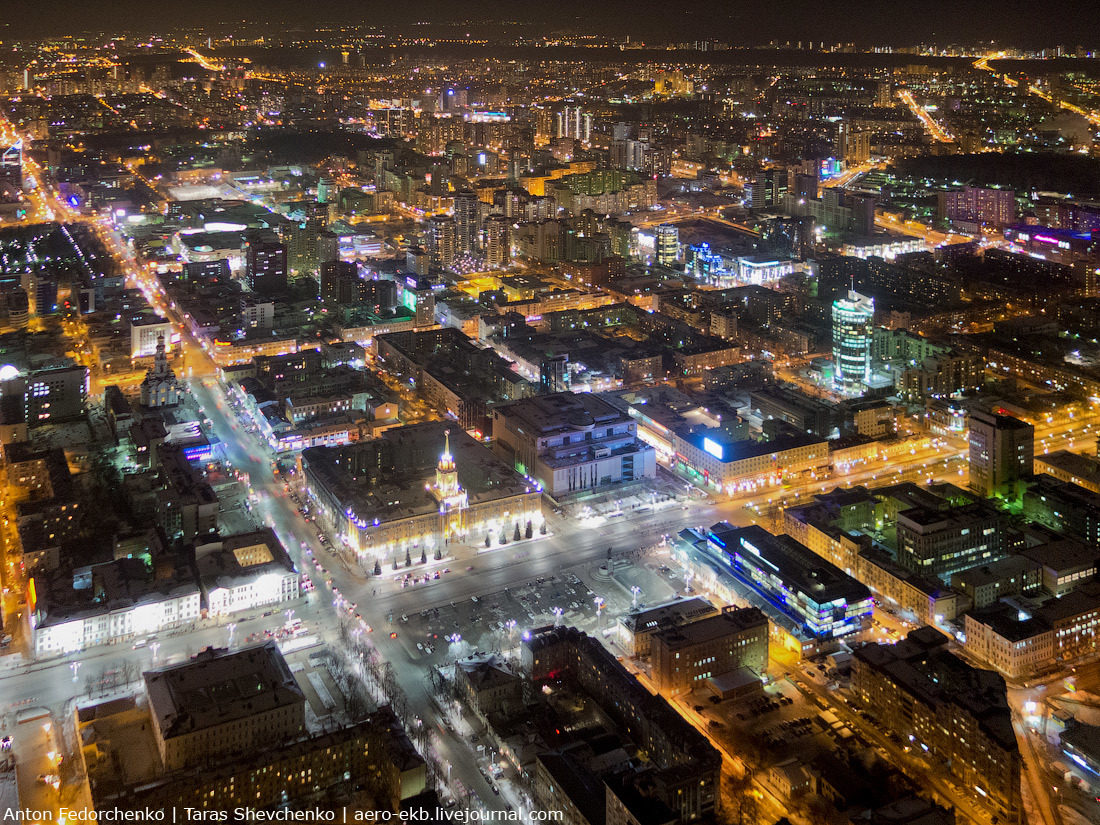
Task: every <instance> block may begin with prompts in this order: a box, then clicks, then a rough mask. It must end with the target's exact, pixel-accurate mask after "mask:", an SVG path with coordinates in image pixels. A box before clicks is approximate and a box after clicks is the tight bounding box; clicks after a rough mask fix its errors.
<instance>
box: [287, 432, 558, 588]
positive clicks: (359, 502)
mask: <svg viewBox="0 0 1100 825" xmlns="http://www.w3.org/2000/svg"><path fill="white" fill-rule="evenodd" d="M300 463H301V467H302V473H303V476H304V478H305V482H306V487H307V491H308V492H307V494H308V496H309V498H310V501H311V502H312V503H313V504H314V506H315V508H316V512H317V515H318V519H319V521H320V523H321V524H322V525H324V526H325V527H327V528H328V529H329V530H330V531H331V532H332V534H333V536H334V537H338V546H340V547H343V548H346V551H347V552H348V553H349V554H350V555H351V558H352V559H353V560H354V561H355V562H356V563H360V564H363V565H365V566H367V567H368V568H373V567H374V563H375V561H376V560H378V561H380V562H383V563H384V562H393V561H396V560H398V559H403V558H404V557H405V555H406V554H407V553H416V554H417V555H419V554H420V553H422V552H426V553H433V552H435V551H436V550H437V549H438V550H440V551H442V548H443V547H444V546H446V545H447V544H448V543H450V542H451V541H454V540H472V541H475V542H480V541H481V540H482V539H485V540H488V541H492V540H494V539H497V540H499V539H500V538H501V537H502V536H503V539H504V541H509V540H511V539H513V538H514V534H515V532H516V531H519V532H520V533H521V534H526V533H527V530H528V525H530V526H531V528H532V529H537V528H539V527H541V526H542V493H541V492H540V491H539V490H538V487H537V485H536V484H535V482H533V481H530V480H528V479H526V478H524V477H523V476H522V475H520V474H519V473H517V472H516V471H515V470H514V469H512V467H510V466H508V465H507V464H506V463H505V462H503V461H502V460H501V459H500V458H498V457H497V456H496V455H494V454H493V452H492V451H491V450H489V448H487V447H485V446H484V445H483V444H481V443H479V442H477V441H475V440H474V439H473V438H471V437H470V436H468V435H466V433H465V432H463V431H462V430H460V429H458V427H453V426H451V425H450V424H448V423H447V422H427V423H424V424H414V425H411V426H406V427H395V428H393V429H389V430H386V431H385V432H384V433H382V435H381V436H380V437H379V438H376V439H373V440H371V441H360V442H358V443H356V444H351V445H348V446H346V447H310V448H309V449H306V450H304V451H303V452H302V454H301V459H300Z"/></svg>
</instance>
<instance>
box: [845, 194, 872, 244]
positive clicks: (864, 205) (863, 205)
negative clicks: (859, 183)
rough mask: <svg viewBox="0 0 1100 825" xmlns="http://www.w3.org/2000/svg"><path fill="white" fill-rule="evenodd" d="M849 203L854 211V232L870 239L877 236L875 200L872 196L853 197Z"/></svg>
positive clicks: (849, 199)
mask: <svg viewBox="0 0 1100 825" xmlns="http://www.w3.org/2000/svg"><path fill="white" fill-rule="evenodd" d="M848 203H849V204H850V206H849V208H850V209H851V210H852V224H851V225H852V232H854V233H855V234H856V235H858V236H859V237H861V238H870V237H871V236H872V235H874V234H875V199H874V198H873V197H871V196H870V195H851V196H850V197H849V198H848Z"/></svg>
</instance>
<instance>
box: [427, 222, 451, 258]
mask: <svg viewBox="0 0 1100 825" xmlns="http://www.w3.org/2000/svg"><path fill="white" fill-rule="evenodd" d="M424 248H425V249H426V250H427V252H428V255H429V257H430V258H431V261H432V264H433V265H435V266H441V267H444V268H446V267H449V266H450V265H451V264H453V263H454V260H455V222H454V221H453V220H451V219H450V218H448V217H445V216H444V215H433V216H432V217H431V218H429V219H428V226H427V229H426V231H425V232H424Z"/></svg>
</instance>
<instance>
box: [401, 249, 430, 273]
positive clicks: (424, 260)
mask: <svg viewBox="0 0 1100 825" xmlns="http://www.w3.org/2000/svg"><path fill="white" fill-rule="evenodd" d="M431 262H432V258H431V255H429V254H428V250H426V249H425V248H424V247H422V246H410V247H409V248H408V249H406V250H405V268H406V269H408V270H409V272H412V273H413V274H415V275H420V276H424V275H427V274H428V268H429V267H430V266H431Z"/></svg>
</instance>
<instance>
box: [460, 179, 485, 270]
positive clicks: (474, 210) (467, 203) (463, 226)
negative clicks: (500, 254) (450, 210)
mask: <svg viewBox="0 0 1100 825" xmlns="http://www.w3.org/2000/svg"><path fill="white" fill-rule="evenodd" d="M480 234H481V201H479V200H478V199H477V195H476V194H474V193H473V191H471V190H469V189H464V190H462V191H461V192H455V252H457V253H459V254H461V253H463V252H475V251H477V248H478V246H479V244H478V236H479V235H480Z"/></svg>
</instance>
